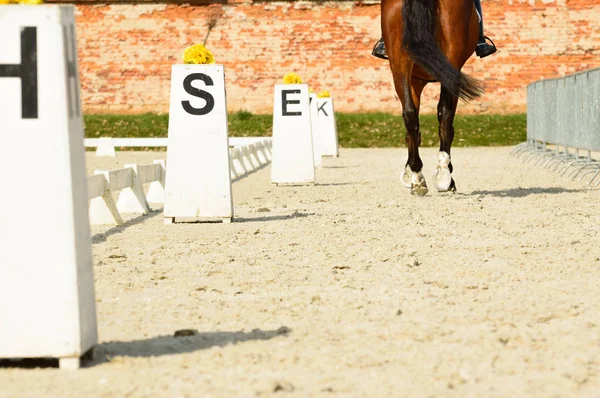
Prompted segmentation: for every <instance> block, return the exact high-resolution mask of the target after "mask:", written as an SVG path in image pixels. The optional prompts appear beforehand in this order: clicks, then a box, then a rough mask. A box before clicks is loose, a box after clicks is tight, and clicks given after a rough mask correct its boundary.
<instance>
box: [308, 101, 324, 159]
mask: <svg viewBox="0 0 600 398" xmlns="http://www.w3.org/2000/svg"><path fill="white" fill-rule="evenodd" d="M309 104H310V129H311V131H312V142H313V157H314V159H315V167H316V168H321V167H323V157H322V156H321V144H320V134H319V126H318V121H317V117H318V114H317V112H318V111H317V95H316V94H314V93H311V94H310V95H309Z"/></svg>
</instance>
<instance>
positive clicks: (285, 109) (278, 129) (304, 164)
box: [271, 84, 315, 184]
mask: <svg viewBox="0 0 600 398" xmlns="http://www.w3.org/2000/svg"><path fill="white" fill-rule="evenodd" d="M273 102H274V106H273V157H272V160H271V182H272V183H274V184H314V182H315V163H314V158H313V142H312V129H311V124H310V106H309V96H308V85H307V84H276V85H275V95H274V101H273Z"/></svg>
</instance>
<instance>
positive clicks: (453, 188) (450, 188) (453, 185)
mask: <svg viewBox="0 0 600 398" xmlns="http://www.w3.org/2000/svg"><path fill="white" fill-rule="evenodd" d="M448 192H456V183H455V182H454V178H453V179H452V182H451V183H450V187H449V188H448Z"/></svg>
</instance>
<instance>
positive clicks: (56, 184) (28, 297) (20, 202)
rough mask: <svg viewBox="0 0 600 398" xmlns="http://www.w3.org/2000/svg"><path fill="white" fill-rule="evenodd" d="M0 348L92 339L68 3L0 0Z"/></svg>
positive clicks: (53, 350) (53, 347) (42, 350)
mask: <svg viewBox="0 0 600 398" xmlns="http://www.w3.org/2000/svg"><path fill="white" fill-rule="evenodd" d="M0 38H1V39H0V92H1V93H2V95H1V96H0V120H2V128H1V130H0V131H1V132H2V134H3V135H4V136H5V137H4V138H5V143H6V144H7V145H8V147H7V148H8V150H5V151H4V153H3V156H2V157H1V158H0V169H2V170H5V171H8V172H5V173H3V177H2V178H3V186H5V187H10V189H11V191H10V194H9V193H5V194H4V195H2V200H1V206H2V208H3V209H4V211H2V212H1V213H0V242H2V243H1V245H2V250H0V302H1V303H2V305H0V323H1V326H0V358H13V359H17V358H42V357H44V358H48V357H50V358H58V360H59V366H60V367H61V368H66V369H77V368H79V366H80V358H81V357H82V356H83V355H85V354H86V353H87V352H91V349H92V347H93V346H94V345H95V344H97V341H98V339H97V326H96V306H95V298H94V279H93V267H92V253H91V239H90V227H89V221H88V208H87V206H88V192H87V179H86V175H85V154H84V147H83V120H82V112H81V101H80V83H79V73H78V70H79V69H78V62H77V47H76V40H75V16H74V7H73V6H72V5H68V6H56V5H44V6H35V7H33V6H26V5H24V6H21V5H5V6H1V7H0Z"/></svg>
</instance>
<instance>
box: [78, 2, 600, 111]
mask: <svg viewBox="0 0 600 398" xmlns="http://www.w3.org/2000/svg"><path fill="white" fill-rule="evenodd" d="M234 1H240V0H234ZM76 7H77V34H78V46H79V62H80V70H81V82H82V92H83V93H82V94H83V103H84V107H85V111H86V112H88V113H94V112H119V113H140V112H147V111H151V112H167V111H168V106H169V90H170V87H169V84H170V66H171V65H172V64H173V63H179V62H180V57H181V54H182V50H183V49H184V48H185V47H186V46H189V45H191V44H195V43H202V42H203V41H204V39H205V37H206V35H207V34H208V41H207V47H208V48H209V49H210V50H211V51H213V53H214V55H215V58H216V61H217V63H222V64H224V65H225V73H226V80H227V101H228V107H229V109H230V110H240V109H244V110H249V111H252V112H255V113H269V112H271V111H272V106H273V104H272V101H273V99H272V96H273V91H272V90H273V85H274V84H276V83H279V82H281V78H282V77H283V75H284V74H285V73H286V72H289V71H294V72H296V73H298V74H299V75H300V76H302V78H303V79H304V80H305V82H308V83H309V84H310V85H311V87H313V88H314V89H315V90H316V91H318V90H322V89H327V90H329V91H330V92H331V93H332V96H333V97H334V98H335V101H336V107H337V110H338V111H345V112H354V111H387V112H394V113H398V112H400V111H401V108H400V101H399V100H398V99H397V97H396V94H395V92H394V89H393V86H392V81H391V74H390V72H389V68H388V65H387V62H386V61H383V60H379V59H377V58H374V57H372V56H371V55H370V53H371V49H372V47H373V45H374V43H375V42H376V40H377V39H378V38H379V37H380V21H379V12H380V9H379V4H364V3H363V4H361V3H354V2H349V1H334V2H270V1H269V2H254V3H253V2H251V0H241V2H236V3H232V2H229V3H227V4H195V5H190V4H174V3H162V4H143V3H136V4H110V3H100V4H98V3H94V2H90V3H85V2H82V3H78V4H77V5H76ZM483 11H484V18H485V22H486V34H487V35H488V36H490V37H491V38H492V39H493V40H494V42H495V43H496V45H497V47H498V49H499V52H498V53H496V54H494V55H492V56H490V57H487V58H485V59H479V58H476V57H475V56H473V57H472V58H471V59H470V60H469V62H468V63H467V65H466V66H465V68H464V71H465V72H467V73H470V74H472V75H473V76H474V77H477V78H479V79H482V80H483V81H484V82H485V85H486V92H485V94H484V95H483V97H482V98H481V99H479V100H476V101H473V102H471V103H470V104H468V105H464V104H461V105H459V106H460V108H459V109H460V110H459V111H460V112H461V113H507V112H523V111H524V110H525V106H526V85H527V84H528V83H530V82H532V81H535V80H538V79H542V78H552V77H558V76H562V75H564V74H568V73H572V72H577V71H581V70H585V69H589V68H592V67H598V66H600V3H599V2H598V0H487V1H486V0H483ZM211 20H212V21H213V22H216V25H215V26H214V28H213V29H212V30H211V31H210V32H208V26H209V24H210V21H211ZM438 94H439V86H438V85H437V84H430V85H429V86H428V87H427V88H426V90H425V92H424V101H423V105H422V109H423V112H426V113H431V112H434V110H435V107H436V102H437V96H438Z"/></svg>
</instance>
